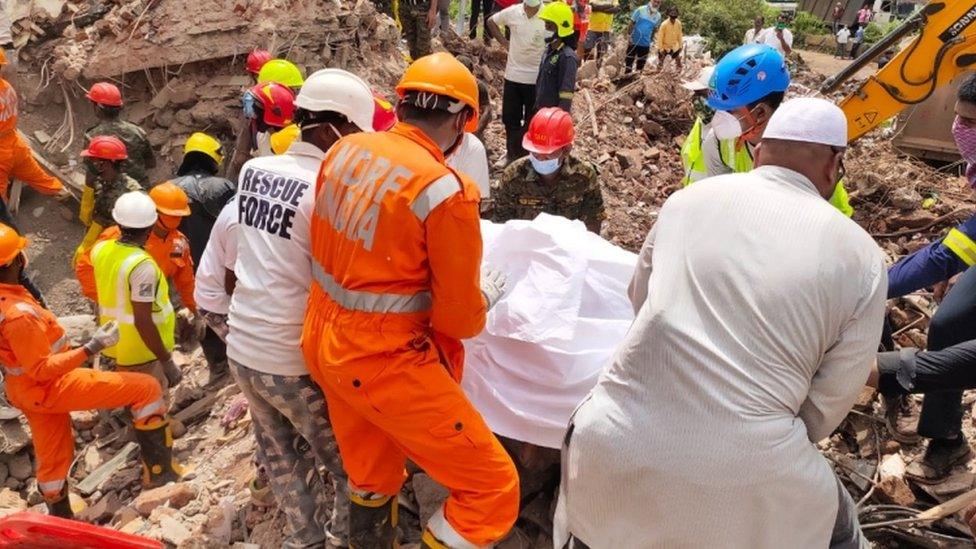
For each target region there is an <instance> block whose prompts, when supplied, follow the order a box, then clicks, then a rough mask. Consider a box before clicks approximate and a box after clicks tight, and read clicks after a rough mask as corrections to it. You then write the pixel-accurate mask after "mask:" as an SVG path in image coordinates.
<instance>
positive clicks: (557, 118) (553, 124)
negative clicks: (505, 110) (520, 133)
mask: <svg viewBox="0 0 976 549" xmlns="http://www.w3.org/2000/svg"><path fill="white" fill-rule="evenodd" d="M574 138H576V130H574V129H573V119H572V118H571V117H570V116H569V113H568V112H566V111H564V110H562V109H560V108H559V107H546V108H544V109H539V112H537V113H535V116H533V117H532V121H531V122H529V129H528V131H527V132H525V137H523V138H522V147H523V148H524V149H525V150H527V151H529V152H534V153H538V154H550V153H554V152H556V151H558V150H559V149H561V148H563V147H565V146H567V145H572V144H573V139H574Z"/></svg>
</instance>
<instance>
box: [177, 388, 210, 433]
mask: <svg viewBox="0 0 976 549" xmlns="http://www.w3.org/2000/svg"><path fill="white" fill-rule="evenodd" d="M217 395H218V393H217V392H216V391H215V392H212V393H208V394H207V395H205V396H204V397H203V398H201V399H200V400H198V401H196V402H194V403H193V404H191V405H189V406H187V407H186V408H183V409H182V410H180V411H179V412H176V413H175V414H173V419H177V420H179V421H180V422H181V423H183V424H184V425H186V424H188V423H191V422H193V421H194V420H195V419H197V418H198V417H200V416H202V415H203V414H204V413H210V410H211V409H213V405H214V403H215V402H217Z"/></svg>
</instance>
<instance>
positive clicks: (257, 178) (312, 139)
mask: <svg viewBox="0 0 976 549" xmlns="http://www.w3.org/2000/svg"><path fill="white" fill-rule="evenodd" d="M295 105H296V107H297V111H296V113H295V121H296V122H297V124H298V126H299V127H300V128H301V131H302V133H301V139H300V140H298V141H296V142H294V143H292V144H291V146H290V147H289V149H288V150H287V151H286V152H285V153H284V154H281V155H277V156H266V157H261V158H255V159H253V160H250V161H249V162H247V163H246V164H245V165H244V168H243V169H242V171H241V179H240V193H239V194H238V196H237V203H238V208H237V211H235V212H234V218H235V220H237V221H238V225H237V228H236V239H237V247H236V250H235V252H236V254H237V261H236V263H235V264H234V272H233V275H232V276H233V277H235V278H236V282H235V283H234V285H233V286H234V290H233V292H232V294H231V298H230V301H231V303H230V312H229V316H228V319H227V322H228V323H229V325H230V332H229V333H228V335H227V352H228V356H229V359H230V367H231V373H232V374H233V376H234V379H235V380H236V381H237V385H238V386H240V388H241V392H242V393H243V394H244V396H245V397H247V400H248V403H249V407H250V410H251V418H252V420H253V421H254V426H255V429H254V436H255V437H256V439H257V441H258V448H259V450H258V452H259V455H260V457H261V461H262V462H263V464H264V465H265V467H266V469H267V472H268V477H269V480H270V484H271V488H272V491H273V492H274V495H275V498H276V499H277V501H278V502H279V504H280V507H281V509H282V511H283V512H284V514H285V517H286V520H287V522H288V532H287V536H288V537H287V539H286V541H285V542H284V546H286V547H311V546H317V547H321V545H322V543H323V542H324V541H325V538H326V537H327V536H328V537H329V538H330V540H331V541H332V543H334V544H336V545H339V546H346V545H347V542H348V540H347V538H348V535H349V496H348V494H347V490H346V474H345V472H344V470H343V467H342V460H341V458H340V456H339V450H338V447H337V445H336V439H335V436H334V435H333V429H332V428H331V424H330V421H329V409H328V407H327V406H326V401H325V396H324V395H323V393H322V389H321V388H320V387H319V386H318V385H317V384H316V383H315V381H314V380H313V379H312V378H311V376H309V371H308V367H307V366H306V364H305V358H304V357H303V355H302V349H301V336H302V324H303V321H304V319H305V307H306V305H307V303H308V289H309V286H310V285H311V284H312V258H311V257H310V255H309V249H310V238H309V237H310V235H309V222H310V218H311V216H312V208H313V206H314V203H315V180H316V177H317V176H318V173H319V168H320V167H321V164H322V159H323V158H325V154H326V151H328V150H329V149H330V148H331V147H332V145H333V143H335V142H336V141H337V140H338V139H339V138H341V137H342V136H344V135H349V134H352V133H358V132H371V131H373V115H374V99H373V94H372V91H371V90H370V88H369V86H368V85H367V84H366V82H364V81H363V80H362V79H360V78H359V77H357V76H355V75H353V74H351V73H349V72H346V71H344V70H340V69H323V70H320V71H318V72H315V73H314V74H312V75H311V76H309V77H308V79H307V80H306V81H305V85H304V86H302V89H301V91H300V92H299V94H298V97H297V98H296V99H295ZM269 181H270V182H273V183H271V184H268V183H267V182H269ZM214 238H217V235H215V237H214ZM211 245H213V242H211ZM208 249H209V247H208ZM208 253H209V252H208ZM228 275H230V273H227V274H226V275H225V277H224V279H225V284H224V285H225V286H227V284H226V277H227V276H228ZM296 395H301V398H294V396H296ZM302 439H304V440H305V441H307V442H308V444H309V446H310V447H311V448H312V451H311V452H310V453H305V452H301V451H300V450H297V449H296V445H295V441H296V440H302ZM316 462H319V463H321V464H322V465H324V466H325V467H326V468H327V469H328V471H329V474H330V476H331V477H332V484H333V488H334V494H335V499H334V501H333V502H332V504H331V505H327V504H326V501H325V499H324V498H322V496H321V494H322V493H323V492H324V491H325V482H326V479H325V478H324V477H323V476H322V475H320V474H319V473H318V468H317V466H316ZM327 507H328V508H331V517H330V514H329V513H328V512H327V510H328V509H327ZM330 518H331V520H330ZM353 546H355V547H359V545H356V544H354V545H353Z"/></svg>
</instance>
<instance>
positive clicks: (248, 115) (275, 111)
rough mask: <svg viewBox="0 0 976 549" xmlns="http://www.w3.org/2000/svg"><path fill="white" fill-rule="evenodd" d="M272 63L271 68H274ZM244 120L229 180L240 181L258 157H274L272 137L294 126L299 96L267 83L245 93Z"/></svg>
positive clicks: (236, 144) (232, 160)
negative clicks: (241, 176)
mask: <svg viewBox="0 0 976 549" xmlns="http://www.w3.org/2000/svg"><path fill="white" fill-rule="evenodd" d="M270 64H271V61H269V62H268V63H267V64H266V65H265V67H267V65H270ZM242 103H243V109H244V117H243V120H242V122H241V125H240V127H239V128H238V130H237V140H236V141H235V143H234V155H233V156H232V157H231V161H230V165H229V166H228V167H227V178H228V179H230V180H231V181H237V176H238V175H239V174H240V171H241V166H243V165H244V163H245V162H247V161H248V160H250V159H251V158H254V157H256V156H270V155H272V154H274V151H273V150H272V148H271V135H272V134H274V133H275V132H278V131H281V130H282V129H283V128H285V127H287V126H288V125H290V124H291V119H292V117H293V116H294V114H295V93H294V92H293V91H292V90H291V88H289V87H287V86H285V85H284V84H279V83H277V82H265V83H261V84H257V85H255V86H253V87H252V88H251V89H249V90H247V91H246V92H244V97H243V99H242Z"/></svg>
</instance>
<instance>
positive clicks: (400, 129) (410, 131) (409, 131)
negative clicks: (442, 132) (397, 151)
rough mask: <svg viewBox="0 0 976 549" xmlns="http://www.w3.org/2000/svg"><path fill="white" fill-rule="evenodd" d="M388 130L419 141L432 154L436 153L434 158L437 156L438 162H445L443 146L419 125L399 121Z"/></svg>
mask: <svg viewBox="0 0 976 549" xmlns="http://www.w3.org/2000/svg"><path fill="white" fill-rule="evenodd" d="M388 131H389V132H390V133H395V134H398V135H402V136H404V137H406V138H407V139H409V140H411V141H413V142H415V143H417V144H418V145H420V146H421V147H423V148H425V149H427V151H428V152H430V154H432V155H434V158H436V159H437V161H438V162H440V163H441V164H443V163H444V152H443V151H441V148H440V147H438V146H437V144H436V143H434V142H433V141H431V139H430V138H429V137H427V134H426V133H424V131H423V130H421V129H420V128H418V127H417V126H414V125H412V124H407V123H406V122H397V123H396V125H395V126H393V127H392V128H390V129H389V130H388Z"/></svg>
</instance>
